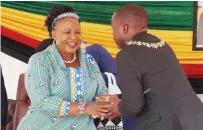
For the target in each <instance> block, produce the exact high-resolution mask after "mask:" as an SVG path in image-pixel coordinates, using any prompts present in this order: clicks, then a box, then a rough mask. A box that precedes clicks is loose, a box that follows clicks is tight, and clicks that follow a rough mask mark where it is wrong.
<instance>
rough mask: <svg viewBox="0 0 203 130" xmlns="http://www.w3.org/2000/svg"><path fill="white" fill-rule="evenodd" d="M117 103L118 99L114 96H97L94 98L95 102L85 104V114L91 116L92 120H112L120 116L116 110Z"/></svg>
mask: <svg viewBox="0 0 203 130" xmlns="http://www.w3.org/2000/svg"><path fill="white" fill-rule="evenodd" d="M119 102H120V99H118V97H117V96H116V95H103V96H99V97H96V101H95V102H91V103H88V104H86V108H85V113H86V114H88V115H91V116H92V117H93V118H97V117H100V118H101V119H104V118H110V119H114V118H116V117H120V116H121V113H120V112H119V110H118V104H119Z"/></svg>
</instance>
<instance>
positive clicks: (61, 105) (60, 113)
mask: <svg viewBox="0 0 203 130" xmlns="http://www.w3.org/2000/svg"><path fill="white" fill-rule="evenodd" d="M63 103H64V100H63V101H62V102H61V104H60V110H59V116H60V117H62V108H63Z"/></svg>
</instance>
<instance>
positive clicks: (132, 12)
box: [115, 4, 148, 28]
mask: <svg viewBox="0 0 203 130" xmlns="http://www.w3.org/2000/svg"><path fill="white" fill-rule="evenodd" d="M115 15H116V18H118V19H120V21H121V22H128V23H130V24H131V25H132V26H133V27H139V28H147V24H148V15H147V12H146V11H145V9H144V8H143V7H142V6H140V5H136V4H126V5H124V6H121V7H120V8H118V9H117V10H116V11H115Z"/></svg>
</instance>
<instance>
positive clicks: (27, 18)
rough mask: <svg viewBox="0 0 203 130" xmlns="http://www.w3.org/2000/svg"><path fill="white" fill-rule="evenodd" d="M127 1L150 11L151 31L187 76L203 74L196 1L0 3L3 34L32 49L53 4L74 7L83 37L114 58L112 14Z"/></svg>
mask: <svg viewBox="0 0 203 130" xmlns="http://www.w3.org/2000/svg"><path fill="white" fill-rule="evenodd" d="M126 3H137V4H140V5H142V6H144V7H145V9H146V11H147V12H148V14H149V33H152V34H155V35H157V36H158V37H160V38H161V39H163V40H164V41H165V42H167V43H168V44H169V45H170V46H171V47H172V48H173V50H174V51H175V53H176V55H177V57H178V59H179V61H180V63H181V64H182V65H183V68H184V70H185V72H186V74H187V75H188V76H196V77H203V51H193V50H192V44H193V19H194V2H190V1H189V2H167V1H166V2H165V1H163V2H138V1H136V2H132V1H131V2H104V1H103V2H100V1H98V2H96V1H95V2H91V1H88V2H87V1H83V2H73V1H63V2H58V1H57V2H56V1H49V2H48V1H43V2H40V1H36V2H26V1H23V2H22V1H21V2H20V1H19V2H9V1H7V2H5V1H4V2H1V29H2V33H1V35H2V36H4V37H7V38H9V39H12V40H15V41H17V42H19V43H22V44H24V45H26V46H29V47H31V48H36V47H37V46H38V44H39V42H40V41H42V40H43V39H46V38H48V37H49V36H48V32H47V30H46V28H45V26H44V21H45V18H46V15H47V14H48V11H49V10H50V9H51V6H52V5H53V4H64V5H70V6H72V7H73V8H74V9H75V10H76V12H77V13H78V14H79V16H80V18H81V21H82V22H81V25H82V26H81V27H82V35H83V39H84V40H86V41H87V42H88V45H91V44H93V43H98V44H100V45H102V46H103V47H105V48H106V49H107V50H108V51H109V52H110V53H111V55H112V56H113V57H114V58H115V56H116V54H117V52H118V51H119V50H118V49H117V47H116V44H115V43H114V40H113V37H112V29H111V26H110V19H111V15H112V14H113V12H114V11H115V9H117V8H119V7H120V6H121V5H123V4H126Z"/></svg>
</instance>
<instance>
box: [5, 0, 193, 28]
mask: <svg viewBox="0 0 203 130" xmlns="http://www.w3.org/2000/svg"><path fill="white" fill-rule="evenodd" d="M127 3H136V4H140V5H142V6H144V7H145V9H146V11H147V12H148V14H149V24H148V25H149V28H150V29H163V30H193V19H194V2H193V1H187V2H185V1H184V2H173V1H170V2H169V1H162V2H155V1H150V2H146V1H143V2H139V1H130V2H127V1H125V2H124V1H119V2H115V1H114V2H112V1H80V2H75V1H36V2H35V1H32V2H31V1H16V2H14V1H12V2H11V1H2V2H1V5H2V6H4V7H9V8H13V9H17V10H21V11H25V12H30V13H34V14H40V15H45V16H46V15H47V14H48V11H49V10H50V9H51V6H52V5H53V4H63V5H69V6H72V7H73V8H74V9H75V10H76V12H77V13H78V15H79V16H80V19H81V21H85V22H91V23H99V24H108V25H109V24H110V23H111V16H112V14H113V13H114V11H115V10H116V9H117V8H119V7H120V6H121V5H124V4H127Z"/></svg>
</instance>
